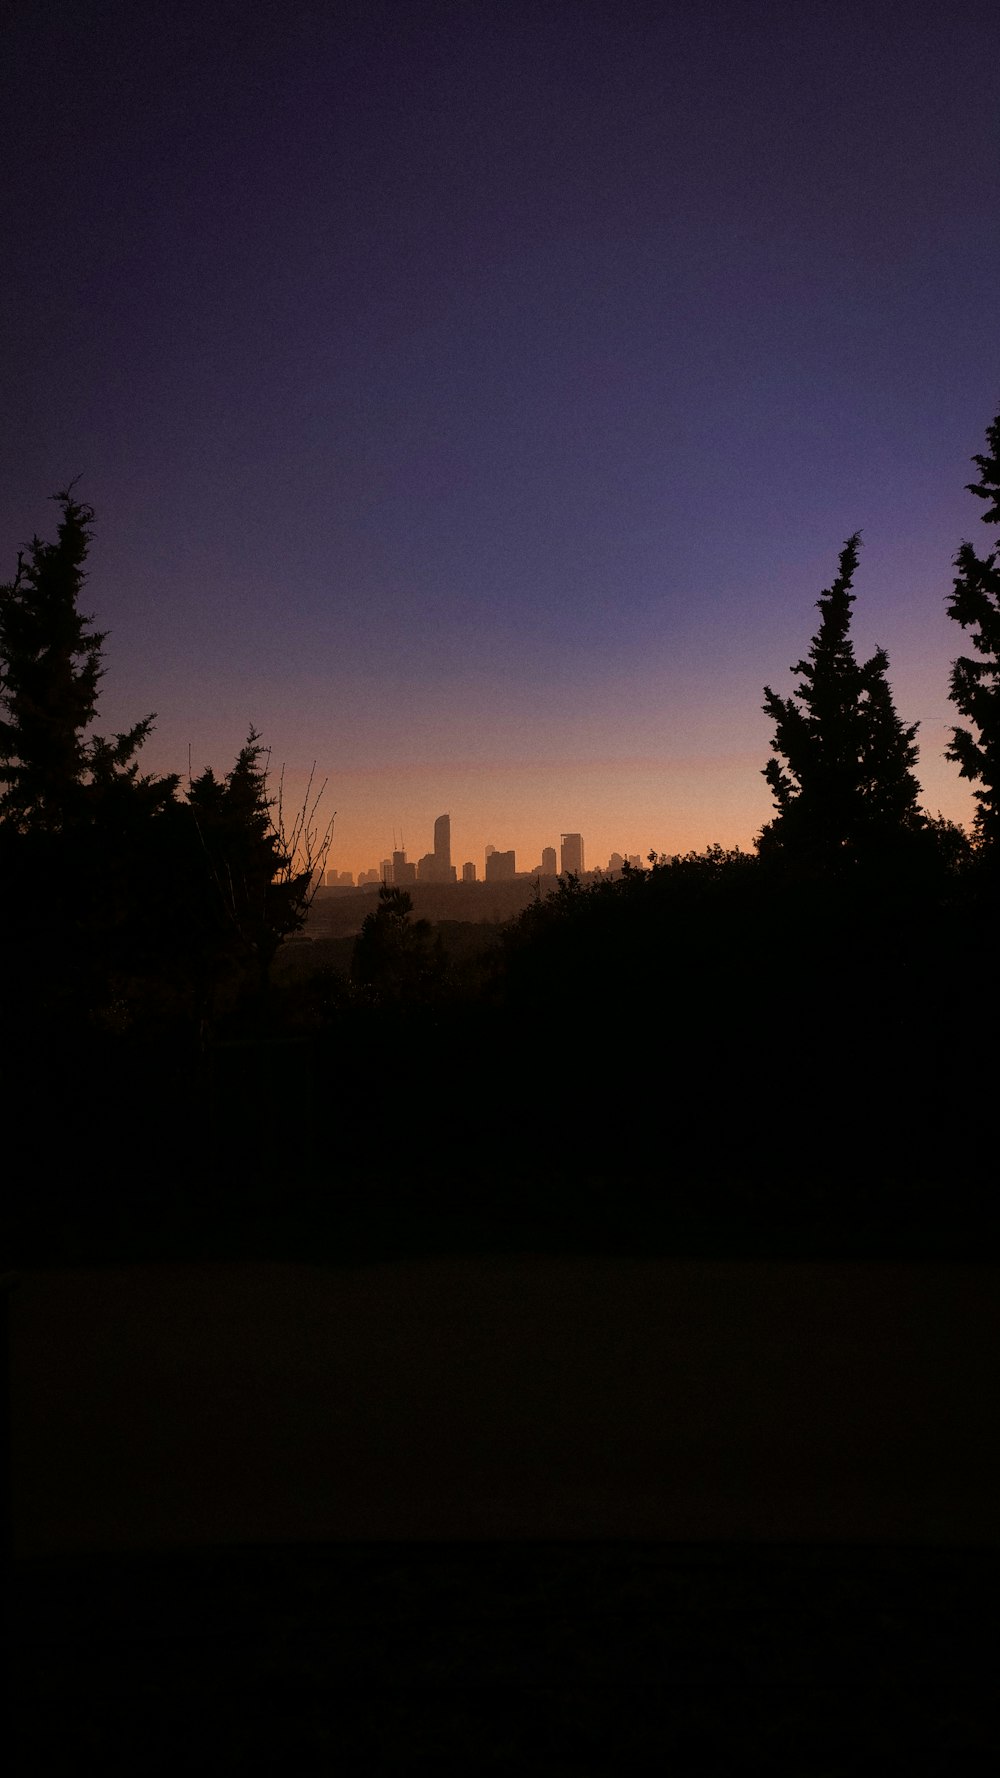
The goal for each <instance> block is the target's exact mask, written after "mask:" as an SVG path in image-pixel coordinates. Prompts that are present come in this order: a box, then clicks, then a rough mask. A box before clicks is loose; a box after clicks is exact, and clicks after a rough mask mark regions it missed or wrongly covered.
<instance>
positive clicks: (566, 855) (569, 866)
mask: <svg viewBox="0 0 1000 1778" xmlns="http://www.w3.org/2000/svg"><path fill="white" fill-rule="evenodd" d="M559 838H560V840H561V842H562V845H561V862H560V865H559V870H560V874H561V875H562V876H566V875H567V874H571V875H572V876H574V877H582V875H583V835H582V834H579V833H563V834H560V836H559Z"/></svg>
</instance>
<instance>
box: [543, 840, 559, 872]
mask: <svg viewBox="0 0 1000 1778" xmlns="http://www.w3.org/2000/svg"><path fill="white" fill-rule="evenodd" d="M555 874H556V849H555V847H554V846H543V847H542V876H543V877H554V876H555Z"/></svg>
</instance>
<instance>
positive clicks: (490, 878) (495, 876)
mask: <svg viewBox="0 0 1000 1778" xmlns="http://www.w3.org/2000/svg"><path fill="white" fill-rule="evenodd" d="M516 874H517V873H516V871H515V869H514V853H513V852H512V851H511V852H498V851H497V849H496V847H495V846H494V848H493V850H492V852H490V853H489V854H488V855H487V859H486V881H487V882H488V883H508V882H511V881H512V880H513V878H514V876H515V875H516Z"/></svg>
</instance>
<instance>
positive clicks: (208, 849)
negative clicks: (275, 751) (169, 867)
mask: <svg viewBox="0 0 1000 1778" xmlns="http://www.w3.org/2000/svg"><path fill="white" fill-rule="evenodd" d="M269 758H270V755H269V752H268V749H267V748H265V747H264V746H262V745H261V739H260V735H259V734H258V732H257V730H256V729H255V728H253V727H252V726H251V729H250V732H249V734H248V736H247V739H246V742H245V743H244V745H243V747H242V748H241V749H240V752H239V754H238V756H237V759H236V763H235V765H234V766H233V768H232V770H231V771H230V772H228V773H227V774H226V776H225V778H223V779H219V778H217V777H216V776H215V773H214V772H213V771H212V770H211V768H210V767H209V768H206V770H205V771H204V772H203V773H202V774H201V776H200V777H199V778H196V779H194V780H193V782H192V783H191V785H190V786H189V788H188V793H187V801H188V806H189V809H190V811H191V813H192V816H193V820H194V828H195V832H196V834H197V839H198V847H199V849H200V858H201V867H202V869H201V874H202V880H203V881H204V882H205V883H206V884H207V885H208V888H209V896H208V901H207V903H204V904H203V909H204V912H205V914H207V917H208V921H209V926H208V929H207V930H204V929H203V932H202V945H201V948H202V950H203V952H204V951H205V950H206V949H207V951H208V952H209V953H210V954H212V953H214V956H215V960H216V962H217V963H221V964H222V965H223V966H225V964H226V963H230V964H231V963H236V964H237V965H240V964H243V965H247V964H249V965H250V966H251V967H252V970H253V972H254V973H255V976H256V984H257V987H258V990H259V991H260V993H261V994H262V995H263V994H265V993H266V990H267V986H268V982H269V979H270V972H271V965H272V964H273V962H274V958H275V955H276V954H277V951H278V947H279V946H280V945H281V943H282V940H283V939H285V938H287V937H288V936H289V934H291V933H293V932H297V931H298V930H299V928H300V927H301V926H302V925H303V924H304V922H305V918H306V914H307V912H308V910H309V906H310V903H311V901H312V898H313V895H314V893H315V887H316V881H317V875H318V867H319V865H320V864H321V862H322V859H323V858H325V855H326V851H327V850H328V848H329V842H330V831H331V829H332V823H331V824H330V828H328V830H327V832H326V834H325V835H324V836H323V839H322V841H321V842H320V843H319V845H318V846H317V843H316V836H315V833H314V831H313V829H312V827H311V825H310V820H311V815H312V814H313V813H314V812H315V805H313V808H312V810H310V808H309V803H308V797H309V792H308V791H307V796H306V802H305V803H304V804H303V810H302V814H301V815H300V816H299V818H298V819H297V820H296V823H295V827H294V829H293V833H292V835H291V836H290V838H289V837H286V835H285V834H284V832H283V821H282V817H281V804H280V798H278V797H274V796H272V795H271V793H270V789H269V785H268V768H269ZM311 783H312V780H311V779H310V790H311ZM320 794H321V795H322V792H320ZM316 801H317V803H318V801H319V798H317V799H316ZM276 810H277V811H278V819H277V821H276V820H275V811H276Z"/></svg>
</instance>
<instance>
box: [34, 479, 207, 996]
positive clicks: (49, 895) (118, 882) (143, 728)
mask: <svg viewBox="0 0 1000 1778" xmlns="http://www.w3.org/2000/svg"><path fill="white" fill-rule="evenodd" d="M54 499H55V500H56V502H57V504H58V505H59V507H60V509H61V518H60V522H59V526H58V529H57V534H56V539H55V541H54V542H43V541H42V540H41V539H40V538H38V537H35V538H34V539H33V540H32V543H31V545H30V548H29V549H28V551H27V553H26V555H25V554H22V555H21V556H19V558H18V564H17V572H16V574H15V576H14V579H13V580H12V581H11V582H10V583H9V584H8V585H6V586H4V587H2V588H0V901H2V924H3V928H4V932H5V935H6V936H7V937H8V941H11V940H12V941H13V942H8V956H7V964H6V980H7V986H8V991H9V1000H10V1002H11V1004H12V1005H15V1006H17V1008H18V1018H19V1019H20V1020H21V1021H22V1023H24V1024H25V1025H27V1026H35V1027H38V1026H39V1025H41V1026H42V1027H45V1028H49V1029H51V1025H52V1022H53V1020H55V1021H57V1022H58V1021H59V1020H65V1019H67V1018H68V1019H70V1020H72V1019H75V1018H77V1017H79V1016H81V1015H82V1016H83V1018H84V1019H85V1020H86V1021H90V1020H92V1019H93V1018H95V1017H96V1018H100V1017H101V1016H102V1014H103V1011H106V1010H107V1008H108V1007H109V1006H110V1005H111V1004H112V1003H113V1002H114V1001H115V1000H116V997H117V996H118V993H119V987H120V983H121V981H122V979H123V977H127V976H128V975H129V974H130V973H131V972H132V971H133V970H134V969H135V967H136V965H137V962H138V959H139V956H140V954H142V953H145V954H146V960H147V961H148V951H149V940H150V937H151V932H150V930H148V928H149V921H148V919H147V917H146V914H145V912H144V905H143V899H144V898H143V889H144V880H145V879H144V872H145V867H146V866H147V865H148V863H149V861H150V842H151V841H154V836H157V835H158V829H159V826H160V825H161V818H162V817H163V816H164V815H165V813H166V812H167V811H168V810H169V809H170V808H171V807H172V805H173V800H174V793H175V790H176V786H177V782H178V780H177V779H176V777H166V778H157V777H146V776H140V773H139V765H138V758H137V756H138V753H139V750H140V748H141V746H142V744H143V742H144V741H145V740H146V738H147V736H148V735H149V733H150V730H151V728H152V725H153V717H152V716H147V717H145V718H144V719H143V720H142V721H141V722H138V723H136V724H135V726H134V727H133V728H132V729H130V730H128V731H126V732H125V733H123V734H118V735H114V736H112V737H111V738H110V739H108V738H106V737H104V736H100V735H93V734H89V733H88V730H90V728H91V725H92V723H93V721H94V718H95V715H96V712H97V703H98V690H99V683H100V680H101V678H102V676H103V672H104V666H103V648H104V643H105V640H106V633H105V632H104V631H100V630H96V629H94V628H93V627H92V623H93V620H92V619H91V618H89V617H86V616H84V615H83V613H82V612H81V610H80V599H81V596H82V591H83V586H84V582H85V579H86V575H85V569H84V564H85V562H86V559H87V553H88V550H89V547H90V543H91V540H92V536H93V532H92V528H91V527H92V522H93V510H92V508H91V507H90V506H87V505H85V504H83V503H82V502H80V501H78V500H76V499H74V497H73V494H72V491H71V490H70V489H66V490H64V491H63V492H62V493H61V494H57V495H55V496H54ZM153 850H155V841H154V844H153Z"/></svg>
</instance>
